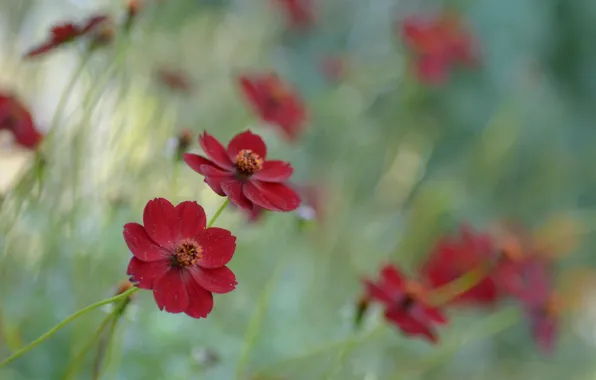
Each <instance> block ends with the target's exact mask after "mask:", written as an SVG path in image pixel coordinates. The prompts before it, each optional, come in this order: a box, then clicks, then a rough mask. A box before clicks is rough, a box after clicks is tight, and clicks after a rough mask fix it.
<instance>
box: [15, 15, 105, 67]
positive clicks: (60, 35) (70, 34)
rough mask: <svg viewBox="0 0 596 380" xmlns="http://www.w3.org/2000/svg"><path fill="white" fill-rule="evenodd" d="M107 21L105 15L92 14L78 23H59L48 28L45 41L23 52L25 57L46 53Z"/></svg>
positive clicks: (86, 33)
mask: <svg viewBox="0 0 596 380" xmlns="http://www.w3.org/2000/svg"><path fill="white" fill-rule="evenodd" d="M108 21H109V17H108V16H106V15H99V16H93V17H91V18H89V19H87V20H86V21H84V22H82V23H80V24H74V23H70V22H69V23H61V24H58V25H56V26H54V27H52V29H51V30H50V37H49V38H48V40H47V41H46V42H43V43H42V44H41V45H39V46H37V47H35V48H33V49H31V50H29V51H28V52H27V53H25V58H33V57H38V56H40V55H43V54H45V53H48V52H50V51H52V50H54V49H56V48H58V47H60V46H62V45H65V44H67V43H70V42H73V41H75V40H77V39H79V38H80V37H82V36H85V35H88V34H90V33H91V32H94V31H96V30H97V29H98V28H99V27H100V26H101V25H102V24H104V23H106V22H108Z"/></svg>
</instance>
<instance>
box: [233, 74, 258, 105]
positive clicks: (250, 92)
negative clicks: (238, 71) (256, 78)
mask: <svg viewBox="0 0 596 380" xmlns="http://www.w3.org/2000/svg"><path fill="white" fill-rule="evenodd" d="M238 81H239V83H240V89H241V90H242V92H243V93H244V95H245V96H246V97H247V98H248V100H249V102H250V103H251V104H252V105H253V107H254V106H256V105H257V104H259V103H260V101H261V96H260V93H259V91H258V89H257V86H256V85H255V83H254V82H253V81H252V80H251V79H250V78H249V77H248V76H241V77H240V78H239V80H238ZM257 108H258V107H257Z"/></svg>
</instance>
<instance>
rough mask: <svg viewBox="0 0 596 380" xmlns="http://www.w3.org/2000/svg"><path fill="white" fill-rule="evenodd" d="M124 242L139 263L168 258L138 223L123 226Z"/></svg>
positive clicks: (165, 252)
mask: <svg viewBox="0 0 596 380" xmlns="http://www.w3.org/2000/svg"><path fill="white" fill-rule="evenodd" d="M123 234H124V241H126V245H127V246H128V249H130V251H131V252H132V254H133V255H134V256H135V257H136V258H138V259H139V260H141V261H146V262H149V261H158V260H163V259H164V258H165V257H167V256H168V254H169V253H168V251H167V250H165V249H164V248H162V247H161V246H159V245H158V244H157V243H155V242H154V241H153V240H152V239H151V238H150V237H149V235H148V234H147V231H145V228H144V227H143V226H141V225H140V224H138V223H127V224H125V225H124V232H123Z"/></svg>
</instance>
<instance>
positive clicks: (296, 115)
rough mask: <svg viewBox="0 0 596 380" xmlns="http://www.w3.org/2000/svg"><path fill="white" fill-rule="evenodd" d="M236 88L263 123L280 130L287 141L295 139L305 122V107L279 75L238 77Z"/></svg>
mask: <svg viewBox="0 0 596 380" xmlns="http://www.w3.org/2000/svg"><path fill="white" fill-rule="evenodd" d="M240 87H241V89H242V92H243V93H244V96H245V97H246V98H247V99H248V101H249V102H250V104H251V106H252V107H253V109H254V110H255V112H256V113H258V114H259V116H260V117H261V118H262V119H263V121H265V122H267V123H270V124H272V125H275V126H277V127H279V128H281V130H282V132H283V134H284V136H285V137H286V138H287V139H288V140H289V141H295V140H296V139H297V138H298V134H299V133H300V132H301V131H302V129H303V128H304V123H305V122H306V118H307V113H306V107H305V106H304V103H303V102H302V100H301V99H300V98H299V97H298V95H297V94H296V93H295V92H294V91H293V90H291V89H290V88H289V87H288V86H287V85H286V84H285V83H284V82H282V80H281V79H280V78H279V76H277V75H276V74H273V73H270V74H263V75H245V76H242V77H240Z"/></svg>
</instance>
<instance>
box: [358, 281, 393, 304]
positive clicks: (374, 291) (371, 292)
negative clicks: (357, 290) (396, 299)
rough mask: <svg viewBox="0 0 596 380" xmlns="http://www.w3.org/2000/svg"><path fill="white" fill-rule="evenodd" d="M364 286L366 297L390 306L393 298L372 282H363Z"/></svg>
mask: <svg viewBox="0 0 596 380" xmlns="http://www.w3.org/2000/svg"><path fill="white" fill-rule="evenodd" d="M364 285H365V287H366V294H367V296H368V297H370V298H372V299H373V300H375V301H380V302H383V303H386V304H391V303H392V302H393V298H392V297H391V296H390V295H389V293H388V292H386V291H385V290H384V289H381V288H380V287H378V286H377V285H376V284H375V283H373V282H372V281H368V280H364Z"/></svg>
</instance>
